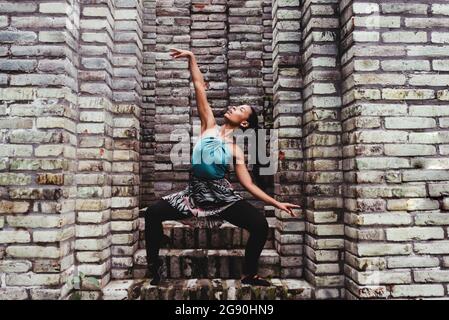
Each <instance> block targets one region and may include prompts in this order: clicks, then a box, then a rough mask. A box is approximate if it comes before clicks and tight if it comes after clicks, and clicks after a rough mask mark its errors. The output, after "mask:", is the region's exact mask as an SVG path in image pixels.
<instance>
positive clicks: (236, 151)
mask: <svg viewBox="0 0 449 320" xmlns="http://www.w3.org/2000/svg"><path fill="white" fill-rule="evenodd" d="M170 50H171V51H172V52H171V53H170V55H171V56H172V57H173V58H175V59H178V58H187V59H188V61H189V69H190V72H191V76H192V81H193V84H194V87H195V94H196V101H197V107H198V113H199V117H200V119H201V134H200V137H199V138H200V139H199V140H198V142H197V143H196V144H195V146H194V149H193V155H192V178H191V180H190V182H189V184H188V186H187V187H186V188H185V189H184V190H182V191H179V192H176V193H172V194H169V195H166V196H164V197H162V199H161V200H159V201H158V202H156V203H155V204H153V205H152V206H150V207H148V209H147V210H146V212H145V243H146V252H147V262H148V267H149V271H150V273H151V274H152V276H153V280H152V281H151V284H153V285H155V284H158V283H159V282H160V280H161V273H162V272H161V267H162V262H161V260H160V259H159V257H158V254H159V248H160V243H161V240H162V236H163V230H162V221H164V220H185V219H186V218H192V217H193V218H194V221H196V223H195V224H196V225H197V226H198V225H203V226H204V225H205V226H208V227H213V226H215V227H216V226H219V225H220V224H221V223H222V222H223V220H227V221H228V222H230V223H232V224H234V225H236V226H238V227H241V228H244V229H246V230H248V231H249V238H248V241H247V244H246V248H245V259H244V266H243V278H242V279H241V282H242V283H243V284H250V285H262V286H269V285H271V283H270V282H269V281H267V280H265V279H263V278H261V277H260V276H259V275H258V274H257V269H258V259H259V257H260V254H261V252H262V250H263V247H264V245H265V242H266V239H267V235H268V223H267V220H266V218H265V216H264V214H263V213H262V212H260V211H259V210H258V209H257V208H256V207H254V206H253V205H252V204H250V203H249V202H248V201H247V200H244V199H243V198H242V196H241V195H240V194H238V193H237V192H235V191H234V190H233V188H232V186H231V184H230V183H229V181H228V180H227V179H226V178H225V177H224V176H225V173H226V172H228V165H229V164H230V161H231V160H235V163H236V164H235V172H236V176H237V178H238V179H239V181H240V183H241V185H242V186H243V187H244V188H246V189H247V190H248V191H249V192H250V193H251V194H252V195H254V196H255V197H256V198H258V199H260V200H263V201H264V202H265V203H267V204H269V205H273V206H275V207H277V208H279V209H281V210H284V211H286V212H288V213H289V214H291V215H292V216H295V215H294V213H293V211H292V210H291V208H298V207H299V206H298V205H295V204H291V203H287V202H279V201H277V200H275V199H274V198H272V197H270V196H269V195H268V194H266V193H265V192H264V191H262V190H261V189H260V188H259V187H257V186H256V185H255V184H254V183H253V182H252V179H251V176H250V174H249V172H248V170H247V168H246V165H245V158H244V153H243V151H242V149H241V148H240V147H239V146H238V145H237V144H235V143H234V142H233V139H232V137H230V136H231V134H232V133H233V132H234V130H235V129H239V128H240V129H242V130H246V129H249V128H254V129H257V128H258V117H257V112H256V110H255V108H253V107H252V106H249V105H240V106H232V107H230V108H229V110H228V111H227V112H226V113H225V115H224V120H225V123H224V125H222V126H218V125H217V124H216V122H215V118H214V115H213V114H212V109H211V108H210V106H209V103H208V101H207V98H206V85H205V83H204V78H203V75H202V74H201V71H200V69H199V68H198V65H197V62H196V58H195V56H194V54H193V53H192V52H191V51H188V50H181V49H175V48H172V49H170ZM256 141H257V140H256ZM205 156H208V157H209V159H208V160H207V161H204V160H205V159H204V158H205ZM195 219H196V220H195ZM186 223H187V222H186Z"/></svg>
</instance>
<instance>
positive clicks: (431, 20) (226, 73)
mask: <svg viewBox="0 0 449 320" xmlns="http://www.w3.org/2000/svg"><path fill="white" fill-rule="evenodd" d="M448 22H449V4H447V2H446V1H432V2H423V1H394V2H392V1H383V0H371V1H370V0H366V1H359V0H341V1H338V0H326V1H322V0H304V1H300V0H273V1H269V0H257V1H225V0H201V1H200V0H188V1H177V0H172V1H170V0H167V1H165V0H164V1H156V0H109V1H108V0H94V1H93V0H48V1H27V2H17V1H1V2H0V84H1V88H0V299H65V298H69V297H72V298H82V299H97V298H101V297H102V291H101V289H102V288H103V287H104V286H106V284H108V283H110V282H111V281H112V280H114V279H131V278H133V277H134V276H135V274H133V272H132V271H133V265H134V264H135V254H136V250H137V249H138V248H139V241H138V240H139V239H140V240H142V233H141V232H140V234H139V228H140V231H142V230H143V225H142V224H141V223H140V222H141V219H142V218H141V219H140V220H139V207H140V208H142V207H146V206H148V205H149V204H151V203H152V202H153V201H155V200H157V199H159V198H160V197H161V196H163V195H165V194H168V193H170V192H174V191H176V190H179V189H181V188H184V186H185V184H186V181H187V179H188V169H189V164H188V162H189V160H190V159H186V161H187V162H186V163H185V164H181V165H173V164H172V163H171V162H170V158H169V151H170V150H171V148H172V147H173V145H174V144H175V143H177V141H171V140H170V134H171V133H172V131H173V130H175V129H183V130H186V131H187V132H190V133H193V134H198V132H196V131H194V129H195V128H197V129H198V127H197V125H198V122H199V119H198V115H197V113H196V105H195V96H194V91H193V86H192V84H191V81H190V75H189V71H188V69H187V66H188V64H187V62H186V61H185V60H184V61H182V60H176V61H174V60H173V59H172V58H171V57H170V56H169V55H168V50H169V48H170V47H179V48H185V49H190V50H192V51H193V52H195V53H196V54H197V57H198V62H199V66H200V68H201V70H202V71H203V74H204V75H205V80H206V82H207V83H208V84H209V87H208V92H207V93H208V98H209V100H210V102H211V105H212V108H213V111H214V113H215V114H216V116H217V120H218V122H219V123H220V124H221V123H222V118H221V114H222V112H223V111H224V109H225V108H226V107H227V106H228V105H230V104H241V103H251V104H257V105H259V106H261V107H263V108H264V112H263V115H262V116H261V121H263V123H264V126H265V127H266V128H272V129H276V130H273V133H274V132H276V133H277V134H278V138H279V139H278V145H277V148H276V147H274V148H273V150H272V152H275V153H276V154H279V162H278V164H279V168H278V172H277V173H276V174H275V175H274V177H272V178H273V180H272V182H271V183H272V185H270V187H269V188H268V189H267V191H268V192H270V193H272V194H273V195H274V196H275V197H276V198H277V199H279V200H281V201H289V202H294V203H299V204H302V209H301V210H298V213H299V217H298V218H292V217H290V216H289V215H287V214H285V213H282V212H280V211H279V210H275V219H276V223H275V227H274V233H273V236H274V247H275V249H276V251H277V252H278V253H279V256H280V257H279V266H278V267H280V268H279V270H280V276H281V278H285V279H286V278H289V279H290V278H302V279H304V280H306V281H307V282H308V283H309V284H310V285H311V286H312V287H313V297H314V298H317V299H329V298H346V299H372V298H390V299H394V298H443V299H444V298H447V297H448V289H449V288H448V285H449V260H448V256H449V239H448V231H449V230H448V228H449V219H448V217H449V212H448V211H449V200H448V199H449V198H448V197H449V182H448V181H449V176H448V174H447V173H448V172H449V170H448V169H449V165H448V163H449V161H448V155H449V147H448V146H449V131H448V128H449V120H448V119H449V112H448V110H449V108H448V105H447V101H448V100H449V98H448V97H449V94H448V90H447V87H448V85H449V80H448V79H449V74H448V71H449V58H448V56H449V54H448V52H449V50H448V49H449V47H448V45H447V44H448V43H449V36H448V34H449V31H448ZM192 142H194V141H185V145H186V146H187V147H189V146H191V145H192ZM231 180H232V182H233V183H234V185H235V186H236V188H237V189H239V190H240V191H241V192H242V193H243V194H244V195H245V196H246V197H247V198H248V199H250V200H251V201H252V202H253V203H255V204H256V205H257V206H260V207H262V205H263V204H262V203H261V202H258V201H255V199H254V198H253V197H252V196H250V195H249V194H248V193H247V192H245V191H243V190H242V189H241V186H239V184H238V183H237V180H236V177H235V175H234V174H231ZM276 270H277V268H276Z"/></svg>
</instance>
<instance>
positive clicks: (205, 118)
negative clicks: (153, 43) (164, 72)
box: [170, 48, 216, 134]
mask: <svg viewBox="0 0 449 320" xmlns="http://www.w3.org/2000/svg"><path fill="white" fill-rule="evenodd" d="M170 50H172V51H173V53H171V56H172V57H174V58H181V57H187V59H188V61H189V69H190V74H191V76H192V82H193V86H194V88H195V97H196V106H197V108H198V114H199V116H200V120H201V134H202V133H203V132H204V131H205V130H207V129H209V128H213V127H214V126H215V124H216V122H215V117H214V114H213V113H212V109H211V107H210V105H209V102H208V101H207V95H206V84H205V83H204V77H203V74H202V73H201V70H200V68H198V64H197V62H196V57H195V55H194V54H193V52H191V51H189V50H181V49H176V48H171V49H170Z"/></svg>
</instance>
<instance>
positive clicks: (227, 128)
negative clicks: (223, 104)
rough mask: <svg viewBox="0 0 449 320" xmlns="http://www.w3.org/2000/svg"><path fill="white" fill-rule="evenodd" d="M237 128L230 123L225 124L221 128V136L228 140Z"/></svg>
mask: <svg viewBox="0 0 449 320" xmlns="http://www.w3.org/2000/svg"><path fill="white" fill-rule="evenodd" d="M236 128H238V126H235V125H233V124H231V123H229V122H225V123H224V124H223V125H222V126H221V128H220V136H221V137H222V138H228V137H230V136H232V133H233V132H234V130H235V129H236Z"/></svg>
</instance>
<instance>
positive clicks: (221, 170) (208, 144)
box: [192, 126, 232, 179]
mask: <svg viewBox="0 0 449 320" xmlns="http://www.w3.org/2000/svg"><path fill="white" fill-rule="evenodd" d="M218 134H219V127H218V126H215V134H214V135H207V136H203V137H201V138H200V139H199V140H198V141H197V143H196V144H195V146H194V147H193V152H192V171H193V174H194V175H195V176H197V177H201V178H205V179H221V178H223V177H224V176H225V173H226V171H227V170H228V166H229V164H230V163H231V160H232V153H231V150H230V149H229V146H228V143H227V142H226V141H224V140H223V139H221V138H220V137H219V136H218Z"/></svg>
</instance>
